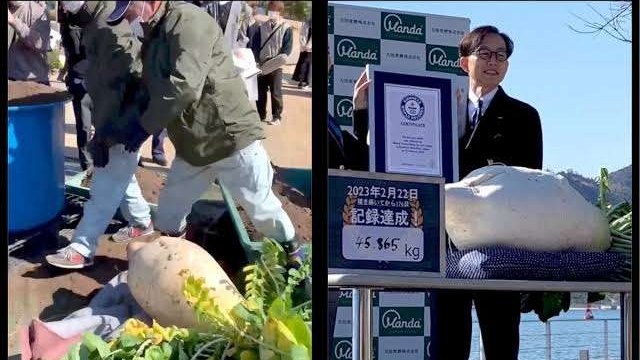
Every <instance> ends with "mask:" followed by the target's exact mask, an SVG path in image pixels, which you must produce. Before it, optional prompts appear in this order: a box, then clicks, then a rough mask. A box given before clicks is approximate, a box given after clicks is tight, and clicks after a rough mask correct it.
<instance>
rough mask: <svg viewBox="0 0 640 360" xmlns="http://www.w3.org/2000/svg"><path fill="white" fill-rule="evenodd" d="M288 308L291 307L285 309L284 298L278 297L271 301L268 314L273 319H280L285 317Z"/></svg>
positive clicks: (287, 313)
mask: <svg viewBox="0 0 640 360" xmlns="http://www.w3.org/2000/svg"><path fill="white" fill-rule="evenodd" d="M289 310H291V308H289V309H287V303H286V301H285V299H283V298H281V297H278V298H276V299H275V300H274V301H273V302H272V303H271V306H270V307H269V312H268V315H269V317H272V318H274V319H278V320H282V319H286V318H287V316H288V315H289Z"/></svg>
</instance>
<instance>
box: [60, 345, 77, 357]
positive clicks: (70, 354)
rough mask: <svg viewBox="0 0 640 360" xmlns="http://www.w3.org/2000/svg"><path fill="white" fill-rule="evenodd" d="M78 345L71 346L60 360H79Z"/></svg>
mask: <svg viewBox="0 0 640 360" xmlns="http://www.w3.org/2000/svg"><path fill="white" fill-rule="evenodd" d="M80 346H81V345H80V343H78V344H75V345H73V346H72V347H71V348H70V349H69V351H68V352H67V354H66V355H65V356H64V357H63V358H62V360H80Z"/></svg>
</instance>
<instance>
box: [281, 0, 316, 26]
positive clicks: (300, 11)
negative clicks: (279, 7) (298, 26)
mask: <svg viewBox="0 0 640 360" xmlns="http://www.w3.org/2000/svg"><path fill="white" fill-rule="evenodd" d="M284 4H285V5H284V15H285V17H286V18H288V19H292V20H297V21H305V20H307V19H308V18H309V15H310V12H311V1H286V2H285V3H284Z"/></svg>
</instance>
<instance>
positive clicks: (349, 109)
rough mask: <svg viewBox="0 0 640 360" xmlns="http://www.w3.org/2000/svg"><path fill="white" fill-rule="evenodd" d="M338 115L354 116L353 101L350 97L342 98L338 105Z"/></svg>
mask: <svg viewBox="0 0 640 360" xmlns="http://www.w3.org/2000/svg"><path fill="white" fill-rule="evenodd" d="M336 116H337V117H341V118H342V117H348V118H352V117H353V102H351V100H350V99H349V98H345V99H342V100H340V101H339V102H338V104H337V105H336Z"/></svg>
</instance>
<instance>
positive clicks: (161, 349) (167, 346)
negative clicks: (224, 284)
mask: <svg viewBox="0 0 640 360" xmlns="http://www.w3.org/2000/svg"><path fill="white" fill-rule="evenodd" d="M243 271H244V273H245V274H246V278H245V289H246V294H245V297H246V300H245V301H244V302H241V303H239V304H238V305H236V306H235V307H234V308H233V309H232V310H231V311H229V312H225V311H222V310H220V308H219V307H218V305H217V304H216V301H215V298H214V297H213V296H212V294H211V289H209V288H207V287H206V286H205V283H204V279H201V278H195V277H194V276H193V275H191V274H190V273H189V271H187V270H184V271H182V272H181V275H182V276H183V278H184V284H183V294H184V296H185V299H186V300H187V303H188V304H189V305H190V306H191V307H192V308H193V311H194V312H195V314H196V318H197V319H198V321H199V322H200V323H202V324H204V325H206V326H205V328H206V330H207V331H206V332H204V333H202V332H196V331H195V330H190V329H181V328H177V327H175V326H172V327H166V328H165V327H162V326H160V325H158V324H157V323H156V322H155V321H154V322H153V324H152V326H147V325H146V324H144V323H142V322H140V321H138V320H135V319H129V320H127V322H126V323H125V325H124V329H123V332H122V333H121V334H120V335H119V336H118V337H117V338H116V339H114V340H113V341H111V342H110V343H106V342H105V341H103V340H102V339H101V338H100V337H99V336H96V335H94V334H92V333H87V334H85V335H84V338H83V341H82V343H81V344H76V345H75V346H74V347H72V348H71V350H70V351H69V353H68V354H67V355H66V356H65V357H64V360H102V359H105V360H106V359H108V360H201V359H202V360H205V359H206V360H209V359H225V358H233V359H239V360H284V359H287V360H288V359H294V360H308V359H311V330H310V326H309V325H307V321H310V320H311V300H310V299H309V297H308V295H306V293H305V292H304V291H302V292H301V291H300V288H301V284H303V283H304V281H306V280H307V279H309V278H310V277H311V257H310V256H309V258H308V259H307V260H305V261H304V262H303V263H302V264H300V267H299V268H297V269H286V253H285V251H284V249H283V248H282V246H281V245H280V244H279V243H277V242H276V241H274V240H271V239H265V240H264V245H263V252H262V254H261V256H260V258H259V259H258V261H256V263H255V264H252V265H249V266H247V267H246V268H245V269H244V270H243Z"/></svg>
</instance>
